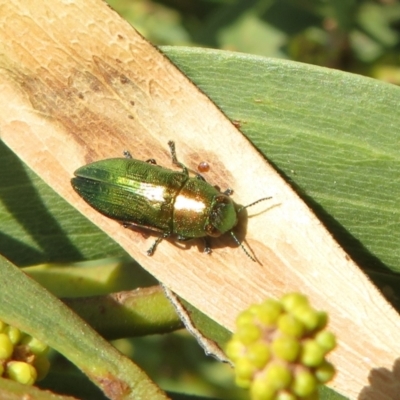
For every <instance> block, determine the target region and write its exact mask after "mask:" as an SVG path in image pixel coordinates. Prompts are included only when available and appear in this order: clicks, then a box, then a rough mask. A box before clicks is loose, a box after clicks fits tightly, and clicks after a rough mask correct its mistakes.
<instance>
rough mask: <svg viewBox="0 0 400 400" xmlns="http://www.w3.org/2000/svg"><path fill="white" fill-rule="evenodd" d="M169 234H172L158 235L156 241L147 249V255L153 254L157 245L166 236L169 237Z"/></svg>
mask: <svg viewBox="0 0 400 400" xmlns="http://www.w3.org/2000/svg"><path fill="white" fill-rule="evenodd" d="M168 236H170V234H169V233H168V232H167V233H164V234H163V235H162V236H160V237H158V238H157V239H156V241H155V242H154V243H153V244H152V245H151V247H150V248H149V249H148V250H147V255H148V256H152V255H153V254H154V252H155V250H156V247H157V245H158V244H159V243H160V242H161V241H162V240H163V239H165V238H167V237H168Z"/></svg>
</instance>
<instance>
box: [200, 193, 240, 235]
mask: <svg viewBox="0 0 400 400" xmlns="http://www.w3.org/2000/svg"><path fill="white" fill-rule="evenodd" d="M237 222H238V218H237V211H236V208H235V205H234V203H233V201H232V200H231V199H230V198H229V197H228V196H226V195H224V194H220V195H217V196H215V197H214V199H213V202H212V204H211V209H210V214H209V216H208V218H207V223H206V226H205V231H206V233H207V235H208V236H212V237H218V236H221V235H223V234H224V233H225V232H228V231H230V230H231V229H232V228H233V227H234V226H235V225H236V224H237Z"/></svg>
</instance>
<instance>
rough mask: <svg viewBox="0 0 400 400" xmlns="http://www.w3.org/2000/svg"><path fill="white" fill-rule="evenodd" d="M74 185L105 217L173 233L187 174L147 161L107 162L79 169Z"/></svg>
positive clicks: (119, 160) (125, 160) (109, 160)
mask: <svg viewBox="0 0 400 400" xmlns="http://www.w3.org/2000/svg"><path fill="white" fill-rule="evenodd" d="M75 175H76V177H75V178H73V179H72V181H71V183H72V186H73V187H74V189H75V190H76V191H77V193H78V194H79V195H80V196H82V198H83V199H84V200H85V201H86V202H87V203H89V204H90V205H91V206H92V207H93V208H95V209H96V210H97V211H99V212H101V213H102V214H104V215H106V216H108V217H110V218H113V219H115V220H118V221H121V222H127V223H131V224H134V225H137V226H141V227H145V228H148V229H152V230H156V231H162V232H164V233H172V229H173V227H172V216H173V207H174V200H175V198H176V196H177V194H178V193H179V191H180V190H181V188H182V187H183V185H184V184H185V182H186V181H187V180H188V177H187V175H185V174H183V173H180V172H174V171H171V170H168V169H165V168H160V167H158V166H156V165H153V164H149V163H146V162H143V161H139V160H134V159H125V158H116V159H107V160H102V161H98V162H94V163H92V164H88V165H86V166H83V167H81V168H79V169H78V170H77V171H76V172H75Z"/></svg>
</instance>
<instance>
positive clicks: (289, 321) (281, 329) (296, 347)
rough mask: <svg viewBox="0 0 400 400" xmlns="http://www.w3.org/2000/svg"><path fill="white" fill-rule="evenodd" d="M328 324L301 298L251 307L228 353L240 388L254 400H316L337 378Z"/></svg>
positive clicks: (241, 319) (243, 315)
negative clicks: (324, 386) (322, 388)
mask: <svg viewBox="0 0 400 400" xmlns="http://www.w3.org/2000/svg"><path fill="white" fill-rule="evenodd" d="M327 322H328V316H327V314H326V313H325V312H321V311H317V310H315V309H314V308H313V307H311V305H310V304H309V302H308V300H307V298H306V297H305V296H303V295H302V294H299V293H291V294H287V295H285V296H284V297H282V299H281V300H280V301H278V300H273V299H268V300H266V301H264V302H263V303H261V304H259V305H252V306H251V307H250V308H249V309H247V310H246V311H244V312H242V313H241V314H240V315H239V316H238V318H237V321H236V325H237V330H236V332H235V333H234V335H233V337H232V339H231V341H230V342H229V343H228V345H227V349H226V353H227V355H228V357H229V358H230V359H231V360H232V361H233V362H234V364H235V374H236V383H237V385H238V386H241V387H243V388H249V389H250V394H251V398H252V400H297V399H304V400H314V399H317V398H318V386H319V385H320V384H324V383H326V382H328V381H330V380H331V379H332V378H333V376H334V374H335V369H334V367H333V365H332V364H331V363H329V362H328V361H326V359H325V356H326V355H327V354H328V353H329V352H330V351H331V350H333V349H334V348H335V346H336V338H335V336H334V335H333V333H331V332H329V331H326V330H325V327H326V325H327Z"/></svg>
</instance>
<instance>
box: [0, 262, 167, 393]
mask: <svg viewBox="0 0 400 400" xmlns="http://www.w3.org/2000/svg"><path fill="white" fill-rule="evenodd" d="M0 269H1V280H0V293H1V302H0V319H1V320H3V321H5V322H6V323H8V324H10V325H13V326H15V327H17V328H19V329H20V330H22V331H24V332H27V333H29V334H30V335H32V336H34V337H36V338H38V339H39V340H41V341H43V342H45V343H47V344H48V345H49V346H50V347H52V348H54V349H56V350H57V351H59V352H60V353H61V354H63V355H64V356H65V357H67V358H68V359H69V360H71V361H72V362H73V363H74V364H75V365H77V366H78V367H79V368H80V369H81V370H82V371H83V372H85V374H86V375H87V376H88V377H89V378H90V379H91V380H92V381H93V382H94V383H95V384H96V385H97V386H98V387H99V388H101V389H102V391H103V392H104V393H105V394H106V395H107V396H108V397H109V398H118V399H133V398H134V399H149V398H151V399H166V398H167V397H166V396H165V395H164V394H163V393H162V392H161V390H160V389H159V388H158V387H157V386H155V385H154V384H153V383H152V382H151V381H150V379H149V378H148V377H147V376H146V374H145V373H144V372H143V371H141V370H140V369H139V367H137V366H136V365H135V364H134V363H133V362H132V361H130V360H129V359H128V358H126V357H124V356H123V355H122V354H120V353H119V352H118V351H117V350H116V349H115V348H114V347H113V346H112V345H111V344H109V343H108V342H106V341H105V340H104V339H102V338H101V337H100V336H99V335H98V334H97V333H96V332H95V331H94V330H93V329H92V328H90V327H89V326H88V325H87V324H85V323H84V322H83V321H82V320H81V319H80V318H79V317H77V315H76V314H74V313H73V312H72V311H71V310H70V309H69V308H68V307H66V306H65V305H64V304H63V303H62V302H61V301H59V300H58V299H56V298H55V297H54V296H53V295H51V294H50V293H49V292H47V291H46V290H45V289H44V288H43V287H41V286H40V285H39V284H37V283H36V282H35V281H33V280H32V279H30V278H28V277H27V276H26V275H25V274H24V273H23V272H21V271H20V270H19V269H18V268H16V267H15V266H14V265H12V264H11V263H10V262H8V261H7V260H5V259H4V258H0Z"/></svg>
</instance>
